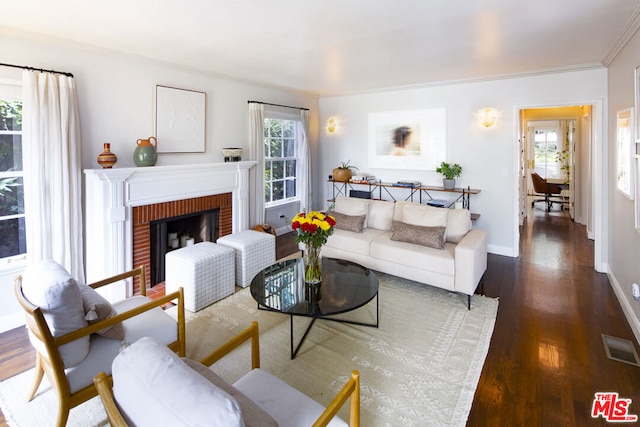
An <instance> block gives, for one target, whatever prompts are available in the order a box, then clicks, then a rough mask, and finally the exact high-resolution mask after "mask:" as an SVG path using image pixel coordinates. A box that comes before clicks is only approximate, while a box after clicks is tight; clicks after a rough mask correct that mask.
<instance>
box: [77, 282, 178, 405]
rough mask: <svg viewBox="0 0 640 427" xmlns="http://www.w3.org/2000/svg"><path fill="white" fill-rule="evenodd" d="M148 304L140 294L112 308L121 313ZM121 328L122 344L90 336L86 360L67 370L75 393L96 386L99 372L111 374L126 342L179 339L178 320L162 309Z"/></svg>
mask: <svg viewBox="0 0 640 427" xmlns="http://www.w3.org/2000/svg"><path fill="white" fill-rule="evenodd" d="M149 301H151V299H149V298H147V297H143V296H140V295H137V296H134V297H131V298H127V299H125V300H122V301H119V302H116V303H115V304H114V305H113V308H114V310H115V311H116V312H118V313H122V312H125V311H129V310H131V309H133V308H135V307H139V306H141V305H143V304H145V303H147V302H149ZM122 327H123V329H124V340H123V341H117V340H113V339H109V338H105V337H103V336H100V335H96V334H93V335H91V347H90V350H89V354H88V355H87V357H85V359H84V360H83V361H82V362H80V363H79V364H77V365H76V366H74V367H72V368H70V369H66V370H65V372H66V374H67V379H68V380H69V386H70V387H71V391H72V392H75V391H78V390H80V389H81V388H83V387H86V386H87V385H88V384H91V383H93V377H94V376H96V374H98V373H99V372H104V373H106V374H107V375H109V374H111V363H112V362H113V359H114V358H115V357H116V356H117V355H118V351H119V350H120V347H121V345H122V344H123V343H125V344H127V343H133V342H136V341H138V340H139V339H140V338H142V337H146V336H150V337H153V339H155V340H156V341H157V342H159V343H161V344H164V345H169V344H171V343H173V342H175V341H176V340H177V339H178V326H177V322H176V320H175V319H174V318H173V317H171V316H170V315H169V314H167V313H165V312H164V310H162V309H161V308H159V307H157V308H154V309H152V310H149V311H145V312H144V313H142V314H139V315H137V316H134V317H132V318H130V319H127V320H125V321H124V322H122Z"/></svg>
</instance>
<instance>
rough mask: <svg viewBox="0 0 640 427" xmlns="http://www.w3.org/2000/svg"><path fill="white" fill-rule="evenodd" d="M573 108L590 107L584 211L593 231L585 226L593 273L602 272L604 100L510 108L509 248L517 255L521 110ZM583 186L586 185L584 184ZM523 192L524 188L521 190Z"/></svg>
mask: <svg viewBox="0 0 640 427" xmlns="http://www.w3.org/2000/svg"><path fill="white" fill-rule="evenodd" d="M574 105H590V106H591V129H592V132H591V147H590V150H589V152H590V158H591V164H590V170H591V175H590V177H589V178H590V183H589V185H590V191H589V195H590V198H589V206H588V209H589V211H590V212H591V215H592V218H593V228H592V230H589V227H588V224H587V232H588V237H589V238H592V239H593V240H594V266H595V269H596V271H598V272H601V273H606V272H607V270H608V253H609V245H608V242H607V239H606V238H605V236H606V230H607V223H608V210H607V208H606V207H607V206H608V200H609V194H608V192H607V189H608V187H607V180H606V178H607V170H608V166H607V165H608V161H609V153H608V150H607V147H606V144H605V138H604V137H605V135H607V134H608V133H607V132H608V129H607V128H608V124H607V122H606V121H605V120H604V114H605V109H604V101H603V100H602V99H596V100H578V101H571V102H563V103H556V104H527V105H519V106H515V107H514V111H513V117H515V118H516V120H515V123H514V132H513V134H514V141H517V144H518V146H517V149H514V150H513V153H514V154H513V161H512V165H513V167H514V170H516V171H517V178H516V179H515V180H514V181H513V186H514V188H513V194H514V200H513V201H512V204H511V206H512V207H513V218H514V221H513V223H514V232H513V236H514V241H513V248H514V249H515V256H516V257H517V256H520V212H521V202H522V199H521V191H522V188H521V187H522V185H523V184H522V169H521V168H522V167H524V166H525V165H523V164H522V162H521V160H522V159H521V158H522V153H523V143H524V141H523V138H522V137H523V136H524V135H523V134H522V132H523V129H524V120H523V118H522V117H523V111H522V110H527V109H532V108H555V107H568V106H574ZM585 185H587V183H585ZM525 192H526V188H525Z"/></svg>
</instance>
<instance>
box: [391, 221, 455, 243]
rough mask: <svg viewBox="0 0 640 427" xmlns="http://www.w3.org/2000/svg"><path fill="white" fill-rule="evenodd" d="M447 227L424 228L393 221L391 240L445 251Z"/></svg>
mask: <svg viewBox="0 0 640 427" xmlns="http://www.w3.org/2000/svg"><path fill="white" fill-rule="evenodd" d="M444 230H445V227H441V226H436V227H423V226H421V225H411V224H406V223H404V222H400V221H393V232H392V234H391V240H395V241H399V242H407V243H413V244H416V245H421V246H428V247H430V248H434V249H444Z"/></svg>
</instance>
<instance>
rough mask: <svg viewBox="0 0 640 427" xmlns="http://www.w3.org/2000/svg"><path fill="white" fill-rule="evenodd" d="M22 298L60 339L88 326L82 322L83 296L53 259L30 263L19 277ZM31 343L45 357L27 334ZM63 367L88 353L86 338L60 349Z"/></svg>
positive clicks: (79, 360) (41, 343)
mask: <svg viewBox="0 0 640 427" xmlns="http://www.w3.org/2000/svg"><path fill="white" fill-rule="evenodd" d="M22 289H23V292H24V295H25V297H26V298H27V299H28V300H29V301H30V302H31V303H32V304H34V305H37V306H38V307H40V309H41V310H42V313H43V314H44V318H45V320H46V322H47V325H48V326H49V329H50V330H51V334H52V335H53V336H54V337H60V336H62V335H65V334H68V333H69V332H73V331H76V330H78V329H80V328H84V327H85V326H87V325H88V323H87V321H86V320H85V319H84V315H85V314H84V308H83V306H82V295H81V294H80V289H79V288H78V285H77V284H76V281H75V280H74V279H73V277H71V275H70V274H69V273H68V272H67V270H65V269H64V267H62V266H61V265H60V264H58V263H57V262H55V261H53V260H44V261H38V262H35V263H33V264H30V265H29V266H27V268H26V269H25V271H24V273H23V275H22ZM29 340H30V341H31V344H32V345H33V346H34V347H35V348H36V349H37V350H38V351H39V352H41V353H43V354H46V350H45V347H44V343H43V342H42V341H40V340H39V339H38V338H36V337H35V336H33V335H32V334H29ZM59 350H60V356H61V357H62V361H63V363H64V366H65V368H70V367H72V366H75V365H77V364H78V363H80V362H82V361H83V360H84V358H85V357H87V354H88V353H89V336H86V337H83V338H80V339H78V340H76V341H73V342H70V343H69V344H65V345H63V346H62V347H60V349H59Z"/></svg>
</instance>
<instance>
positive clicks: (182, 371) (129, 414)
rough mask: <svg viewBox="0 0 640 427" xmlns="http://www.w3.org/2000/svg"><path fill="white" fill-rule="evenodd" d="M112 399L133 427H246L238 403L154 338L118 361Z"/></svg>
mask: <svg viewBox="0 0 640 427" xmlns="http://www.w3.org/2000/svg"><path fill="white" fill-rule="evenodd" d="M112 374H113V396H114V399H115V400H116V403H117V404H118V406H119V407H120V409H121V410H122V412H123V413H124V416H125V419H126V420H127V421H128V424H130V425H150V426H151V425H167V426H204V425H208V426H218V425H219V426H230V427H236V426H237V427H239V426H244V422H243V420H242V411H241V409H240V405H239V404H238V401H237V400H236V399H234V398H233V397H232V396H231V395H229V394H228V393H227V392H225V391H224V390H222V389H221V388H220V387H218V386H216V385H215V384H213V383H212V382H210V381H209V380H207V379H206V378H205V377H203V376H202V375H200V374H198V373H197V372H196V371H194V370H193V369H191V368H190V367H189V366H187V364H186V363H185V362H184V361H183V360H182V359H180V357H179V356H178V355H177V354H175V353H174V352H173V351H171V350H169V348H167V347H166V346H164V345H162V344H160V343H158V342H157V341H155V340H154V339H153V338H150V337H144V338H141V339H139V340H138V341H136V342H135V343H133V344H131V345H130V346H128V347H127V348H125V349H124V350H122V351H121V352H120V354H118V356H116V358H115V359H114V361H113V369H112Z"/></svg>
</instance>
